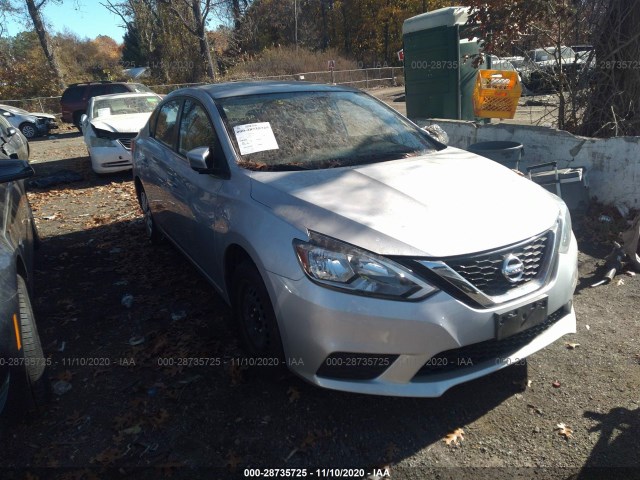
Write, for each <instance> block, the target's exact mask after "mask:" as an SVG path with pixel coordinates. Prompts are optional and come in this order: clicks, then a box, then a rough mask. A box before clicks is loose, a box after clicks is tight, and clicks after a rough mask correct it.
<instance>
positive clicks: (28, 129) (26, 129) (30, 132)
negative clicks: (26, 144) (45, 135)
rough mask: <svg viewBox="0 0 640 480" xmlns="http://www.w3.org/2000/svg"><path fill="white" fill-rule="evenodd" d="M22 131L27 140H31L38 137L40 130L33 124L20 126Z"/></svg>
mask: <svg viewBox="0 0 640 480" xmlns="http://www.w3.org/2000/svg"><path fill="white" fill-rule="evenodd" d="M20 131H21V132H22V134H23V135H24V136H25V137H26V138H27V140H31V139H32V138H35V137H37V136H38V129H37V128H36V126H35V125H34V124H33V123H23V124H22V125H20Z"/></svg>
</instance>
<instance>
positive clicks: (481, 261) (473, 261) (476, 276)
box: [445, 232, 553, 297]
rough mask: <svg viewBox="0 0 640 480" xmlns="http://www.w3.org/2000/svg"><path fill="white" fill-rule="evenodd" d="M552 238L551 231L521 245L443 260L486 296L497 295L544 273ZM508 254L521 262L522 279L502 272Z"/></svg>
mask: <svg viewBox="0 0 640 480" xmlns="http://www.w3.org/2000/svg"><path fill="white" fill-rule="evenodd" d="M552 239H553V235H552V233H551V232H547V233H544V234H542V235H540V236H538V237H536V238H534V239H533V240H530V241H528V242H526V243H524V244H520V245H515V246H512V247H507V248H504V249H501V250H497V251H493V252H489V253H485V254H480V255H475V256H469V257H462V258H458V259H450V260H445V263H446V264H447V265H448V266H449V267H450V268H452V269H453V270H455V271H456V272H457V273H458V274H459V275H460V276H462V277H463V278H464V279H465V280H467V281H468V282H469V283H470V284H471V285H473V286H474V287H476V288H477V289H478V290H480V291H481V292H483V293H484V294H485V295H489V296H491V297H496V296H500V295H504V294H506V293H508V292H509V291H510V290H513V289H515V288H518V287H519V286H521V285H523V284H525V283H527V282H529V281H531V280H534V279H536V278H539V277H540V276H542V275H544V273H545V272H544V271H543V268H542V267H543V265H545V259H546V255H548V254H549V252H550V251H551V247H552V243H553V242H552ZM510 254H511V255H515V256H516V257H518V258H519V259H520V260H522V263H523V264H524V273H523V275H522V278H520V279H519V280H517V281H509V280H507V278H506V277H505V276H504V275H503V274H502V265H503V262H504V260H505V257H506V256H508V255H510Z"/></svg>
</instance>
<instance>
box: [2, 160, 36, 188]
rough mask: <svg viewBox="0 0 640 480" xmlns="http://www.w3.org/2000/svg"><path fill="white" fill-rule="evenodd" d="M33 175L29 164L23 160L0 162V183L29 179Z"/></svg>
mask: <svg viewBox="0 0 640 480" xmlns="http://www.w3.org/2000/svg"><path fill="white" fill-rule="evenodd" d="M34 173H35V172H34V171H33V168H31V166H30V165H29V162H27V161H25V160H0V183H7V182H13V181H15V180H22V179H23V178H29V177H31V176H33V174H34Z"/></svg>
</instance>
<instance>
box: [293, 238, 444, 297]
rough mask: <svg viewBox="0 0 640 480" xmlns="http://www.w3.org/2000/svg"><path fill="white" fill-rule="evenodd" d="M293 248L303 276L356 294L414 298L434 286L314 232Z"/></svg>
mask: <svg viewBox="0 0 640 480" xmlns="http://www.w3.org/2000/svg"><path fill="white" fill-rule="evenodd" d="M309 237H310V242H303V241H301V240H294V241H293V247H294V249H295V251H296V254H297V256H298V260H299V261H300V265H301V266H302V269H303V270H304V272H305V273H306V274H307V276H308V277H309V278H310V279H311V280H313V281H315V282H316V283H319V284H320V285H323V286H326V287H331V288H336V289H338V290H343V291H346V292H349V293H353V294H357V295H367V296H372V297H378V298H388V299H393V300H418V299H421V298H423V297H425V296H426V295H428V294H430V293H433V292H435V291H437V288H436V287H434V286H432V285H430V284H429V283H427V282H425V281H424V280H422V279H420V278H418V277H416V276H415V275H414V274H413V272H411V270H409V269H407V268H405V267H403V266H402V265H400V264H398V263H396V262H394V261H392V260H389V259H387V258H384V257H381V256H379V255H376V254H374V253H371V252H367V251H365V250H361V249H359V248H357V247H354V246H353V245H349V244H348V243H344V242H341V241H339V240H335V239H333V238H330V237H326V236H324V235H320V234H318V233H315V232H310V233H309Z"/></svg>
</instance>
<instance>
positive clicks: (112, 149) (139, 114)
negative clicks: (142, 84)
mask: <svg viewBox="0 0 640 480" xmlns="http://www.w3.org/2000/svg"><path fill="white" fill-rule="evenodd" d="M160 100H161V98H160V96H159V95H156V94H155V93H116V94H113V95H100V96H97V97H93V98H92V99H91V100H90V101H89V104H88V105H87V113H86V114H84V115H82V117H81V119H80V123H81V126H82V132H83V135H84V143H85V144H86V145H87V150H89V156H90V157H91V168H93V171H94V172H96V173H111V172H119V171H122V170H129V169H131V141H132V140H133V138H134V137H135V136H136V135H137V134H138V132H139V131H140V129H141V128H142V127H143V126H144V124H145V123H147V120H148V119H149V116H150V115H151V112H152V111H153V109H154V108H155V107H156V105H158V103H159V102H160Z"/></svg>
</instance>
